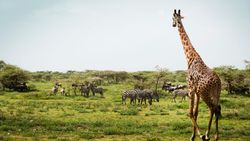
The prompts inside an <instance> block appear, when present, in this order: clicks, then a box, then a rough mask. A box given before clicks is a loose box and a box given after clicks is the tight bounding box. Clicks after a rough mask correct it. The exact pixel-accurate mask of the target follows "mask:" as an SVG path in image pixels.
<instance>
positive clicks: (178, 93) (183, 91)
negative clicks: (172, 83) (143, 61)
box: [173, 90, 188, 102]
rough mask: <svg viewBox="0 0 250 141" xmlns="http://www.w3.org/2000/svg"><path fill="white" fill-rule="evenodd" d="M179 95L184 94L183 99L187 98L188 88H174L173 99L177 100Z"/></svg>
mask: <svg viewBox="0 0 250 141" xmlns="http://www.w3.org/2000/svg"><path fill="white" fill-rule="evenodd" d="M177 96H182V100H181V101H183V100H185V99H186V96H188V91H187V90H174V91H173V101H174V102H176V100H175V98H176V97H177Z"/></svg>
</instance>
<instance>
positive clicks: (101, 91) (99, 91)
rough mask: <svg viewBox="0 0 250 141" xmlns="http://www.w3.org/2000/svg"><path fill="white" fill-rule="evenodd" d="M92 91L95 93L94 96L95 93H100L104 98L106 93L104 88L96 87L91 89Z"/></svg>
mask: <svg viewBox="0 0 250 141" xmlns="http://www.w3.org/2000/svg"><path fill="white" fill-rule="evenodd" d="M91 91H92V93H93V96H94V95H95V93H99V94H101V95H102V96H103V92H104V90H103V88H102V87H96V86H94V87H91Z"/></svg>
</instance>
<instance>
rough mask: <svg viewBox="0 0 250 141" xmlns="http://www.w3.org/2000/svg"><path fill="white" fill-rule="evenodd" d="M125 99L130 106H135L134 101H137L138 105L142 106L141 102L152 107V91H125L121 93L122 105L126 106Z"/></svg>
mask: <svg viewBox="0 0 250 141" xmlns="http://www.w3.org/2000/svg"><path fill="white" fill-rule="evenodd" d="M126 98H130V104H136V100H137V99H138V103H140V104H142V103H143V101H144V102H145V104H146V103H147V102H146V101H147V99H148V103H149V104H150V105H152V99H153V91H152V90H149V89H145V90H140V89H134V90H127V91H125V92H123V95H122V104H123V103H125V104H126Z"/></svg>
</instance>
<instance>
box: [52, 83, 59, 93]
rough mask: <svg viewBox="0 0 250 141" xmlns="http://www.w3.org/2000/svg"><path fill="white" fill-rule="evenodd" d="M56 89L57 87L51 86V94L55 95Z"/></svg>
mask: <svg viewBox="0 0 250 141" xmlns="http://www.w3.org/2000/svg"><path fill="white" fill-rule="evenodd" d="M58 88H59V86H57V85H55V86H53V88H52V89H51V93H52V94H54V95H56V93H57V92H58Z"/></svg>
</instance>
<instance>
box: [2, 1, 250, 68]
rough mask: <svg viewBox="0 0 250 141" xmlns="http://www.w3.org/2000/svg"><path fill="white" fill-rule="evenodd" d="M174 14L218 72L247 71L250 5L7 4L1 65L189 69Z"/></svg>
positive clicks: (3, 27)
mask: <svg viewBox="0 0 250 141" xmlns="http://www.w3.org/2000/svg"><path fill="white" fill-rule="evenodd" d="M174 9H181V13H182V16H184V19H183V21H182V22H183V24H184V27H185V30H186V32H187V34H188V36H189V38H190V40H191V42H192V44H193V46H194V48H196V50H197V52H199V54H200V56H201V57H202V58H203V61H204V62H205V63H206V64H207V65H208V66H209V67H210V68H214V67H219V66H222V65H231V66H235V67H237V68H240V69H243V68H244V67H245V64H244V60H250V14H249V13H250V1H249V0H234V1H228V0H219V1H218V0H199V1H197V0H189V1H183V0H174V1H173V0H41V1H34V0H22V1H20V0H0V60H3V61H5V62H6V63H9V64H13V65H17V66H19V67H21V68H23V69H26V70H29V71H47V70H50V71H61V72H65V71H68V70H76V71H84V70H116V71H143V70H155V66H157V65H158V66H160V67H161V68H166V69H169V70H172V71H174V70H185V69H186V68H187V62H186V59H185V55H184V51H183V47H182V44H181V41H180V37H179V34H178V30H177V28H174V27H172V15H173V10H174Z"/></svg>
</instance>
